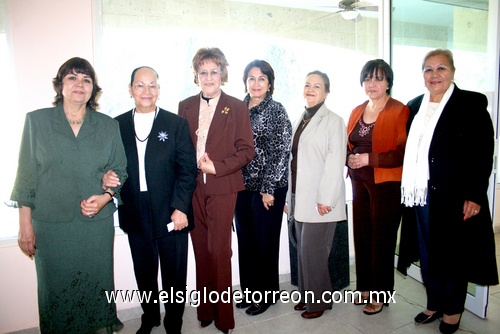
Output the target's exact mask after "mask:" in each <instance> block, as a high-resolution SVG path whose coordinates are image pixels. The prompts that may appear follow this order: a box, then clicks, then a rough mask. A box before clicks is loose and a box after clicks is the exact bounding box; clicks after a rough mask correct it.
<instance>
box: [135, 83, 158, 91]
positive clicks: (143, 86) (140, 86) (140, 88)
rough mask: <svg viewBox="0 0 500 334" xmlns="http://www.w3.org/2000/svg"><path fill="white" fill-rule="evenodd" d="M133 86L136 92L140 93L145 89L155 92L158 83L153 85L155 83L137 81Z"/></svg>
mask: <svg viewBox="0 0 500 334" xmlns="http://www.w3.org/2000/svg"><path fill="white" fill-rule="evenodd" d="M133 86H134V88H135V89H136V90H137V91H138V92H141V93H142V92H144V91H145V90H146V89H149V91H150V92H151V93H156V92H157V91H158V89H159V88H160V85H155V84H149V85H146V84H145V83H144V82H137V83H135V84H134V85H133Z"/></svg>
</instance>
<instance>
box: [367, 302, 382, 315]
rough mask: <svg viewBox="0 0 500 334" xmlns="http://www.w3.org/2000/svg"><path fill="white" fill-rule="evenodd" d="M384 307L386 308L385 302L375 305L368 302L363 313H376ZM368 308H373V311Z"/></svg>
mask: <svg viewBox="0 0 500 334" xmlns="http://www.w3.org/2000/svg"><path fill="white" fill-rule="evenodd" d="M383 309H384V304H380V305H375V304H372V303H368V304H366V306H365V308H364V309H363V313H364V314H366V315H374V314H377V313H380V312H382V310H383ZM368 310H373V311H368Z"/></svg>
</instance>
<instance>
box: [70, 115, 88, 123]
mask: <svg viewBox="0 0 500 334" xmlns="http://www.w3.org/2000/svg"><path fill="white" fill-rule="evenodd" d="M85 116H87V114H85V115H83V117H82V118H80V119H77V120H76V121H73V120H72V119H69V118H68V117H66V119H67V120H68V123H69V124H71V125H73V124H77V125H81V124H83V121H84V120H85Z"/></svg>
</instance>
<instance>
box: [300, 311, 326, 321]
mask: <svg viewBox="0 0 500 334" xmlns="http://www.w3.org/2000/svg"><path fill="white" fill-rule="evenodd" d="M324 312H325V311H316V312H307V311H305V312H302V314H301V316H302V318H305V319H315V318H319V317H321V316H322V315H323V313H324Z"/></svg>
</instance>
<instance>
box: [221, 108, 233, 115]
mask: <svg viewBox="0 0 500 334" xmlns="http://www.w3.org/2000/svg"><path fill="white" fill-rule="evenodd" d="M229 110H231V109H229V107H225V108H224V109H222V111H221V114H224V115H227V113H228V112H229Z"/></svg>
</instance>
